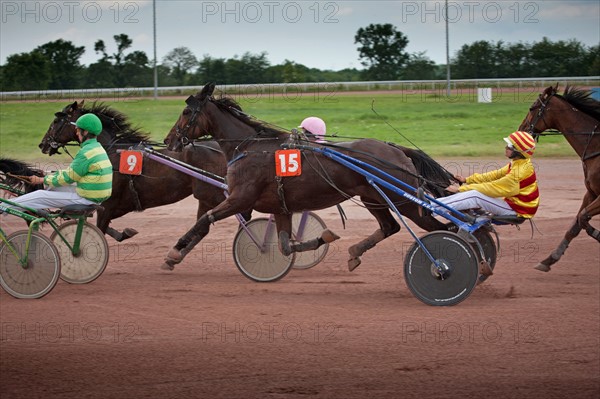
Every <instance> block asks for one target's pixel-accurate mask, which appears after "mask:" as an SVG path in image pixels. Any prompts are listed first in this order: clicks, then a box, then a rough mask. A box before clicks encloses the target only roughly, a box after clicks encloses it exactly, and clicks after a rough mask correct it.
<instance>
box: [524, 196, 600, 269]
mask: <svg viewBox="0 0 600 399" xmlns="http://www.w3.org/2000/svg"><path fill="white" fill-rule="evenodd" d="M590 202H592V194H591V193H590V192H589V191H588V192H586V193H585V196H584V197H583V202H582V203H581V207H580V208H579V212H578V213H577V215H578V216H577V217H576V218H575V222H574V223H573V225H571V227H570V228H569V230H567V232H566V233H565V236H564V238H563V239H562V241H561V242H560V244H558V247H556V249H555V250H554V251H552V253H551V254H550V255H548V257H547V258H546V259H544V260H543V261H541V262H540V263H538V264H537V265H536V266H535V267H534V269H536V270H539V271H542V272H549V271H550V267H551V266H552V265H553V264H555V263H556V262H558V261H559V260H560V258H561V257H562V256H563V255H564V253H565V251H566V250H567V248H568V246H569V244H570V243H571V241H572V240H573V239H574V238H575V237H577V236H578V235H579V233H580V232H581V225H580V224H579V220H580V218H579V215H581V213H582V212H583V211H585V209H586V207H587V205H588V204H589V203H590Z"/></svg>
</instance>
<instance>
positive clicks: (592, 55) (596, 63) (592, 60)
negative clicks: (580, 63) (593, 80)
mask: <svg viewBox="0 0 600 399" xmlns="http://www.w3.org/2000/svg"><path fill="white" fill-rule="evenodd" d="M584 63H585V65H589V69H588V71H587V73H586V74H585V75H584V76H597V75H600V45H597V46H593V47H590V49H589V51H588V54H587V56H586V60H585V61H584Z"/></svg>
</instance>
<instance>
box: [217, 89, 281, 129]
mask: <svg viewBox="0 0 600 399" xmlns="http://www.w3.org/2000/svg"><path fill="white" fill-rule="evenodd" d="M211 102H212V103H213V104H215V105H216V106H217V107H219V109H221V110H223V111H226V112H228V113H229V114H231V115H232V116H234V117H235V118H237V119H239V120H240V121H242V122H244V123H245V124H246V125H248V126H250V127H252V128H253V129H254V131H256V132H257V133H260V134H261V135H262V136H279V135H281V134H289V132H288V131H286V130H284V129H281V128H277V127H275V126H273V125H271V124H269V123H268V122H265V121H261V120H259V119H255V118H253V117H252V116H250V115H248V114H245V113H244V112H242V107H241V106H240V105H239V104H238V103H237V101H235V100H234V99H233V98H231V97H227V96H221V97H219V98H214V97H211Z"/></svg>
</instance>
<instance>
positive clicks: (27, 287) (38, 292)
mask: <svg viewBox="0 0 600 399" xmlns="http://www.w3.org/2000/svg"><path fill="white" fill-rule="evenodd" d="M28 234H29V233H28V231H27V230H21V231H17V232H14V233H13V234H11V235H9V236H8V237H7V238H6V241H7V242H9V243H10V245H11V246H12V247H13V248H14V249H15V250H16V252H17V253H18V255H19V256H20V257H21V256H24V255H25V248H26V244H27V235H28ZM59 276H60V256H59V254H58V251H57V249H56V247H55V246H54V244H52V242H51V241H50V240H49V239H48V237H46V236H44V235H42V234H41V233H38V232H35V231H34V232H32V233H31V241H30V244H29V251H28V253H27V264H26V265H22V264H21V262H20V261H19V259H18V258H17V257H16V256H15V254H14V253H13V252H12V251H11V250H10V248H9V247H8V245H7V244H6V243H4V242H2V243H0V285H2V288H4V289H5V290H6V292H8V293H9V294H10V295H12V296H14V297H15V298H41V297H43V296H44V295H46V294H47V293H49V292H50V291H52V288H54V286H55V285H56V283H57V281H58V278H59Z"/></svg>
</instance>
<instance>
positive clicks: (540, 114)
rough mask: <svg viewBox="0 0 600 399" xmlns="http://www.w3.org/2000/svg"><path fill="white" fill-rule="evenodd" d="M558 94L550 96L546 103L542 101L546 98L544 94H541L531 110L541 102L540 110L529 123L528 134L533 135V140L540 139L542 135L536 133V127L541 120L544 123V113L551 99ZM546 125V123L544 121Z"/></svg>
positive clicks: (553, 93)
mask: <svg viewBox="0 0 600 399" xmlns="http://www.w3.org/2000/svg"><path fill="white" fill-rule="evenodd" d="M555 94H556V92H554V91H553V92H552V94H550V95H549V96H548V98H547V99H546V101H545V102H544V100H543V99H542V97H543V96H544V94H543V93H542V94H540V96H539V97H538V99H537V101H536V102H535V103H534V104H533V106H532V107H531V108H534V107H535V105H536V104H537V103H538V102H539V103H540V108H539V109H538V112H537V115H536V116H535V117H534V118H533V119H532V121H531V122H530V123H529V130H528V133H529V134H531V135H532V136H533V138H534V139H535V140H536V141H538V140H539V137H540V133H536V132H535V125H537V123H538V122H539V120H540V119H541V120H542V121H544V112H546V108H547V107H548V103H549V102H550V99H551V98H552V97H553V96H554V95H555ZM544 123H545V121H544Z"/></svg>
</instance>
